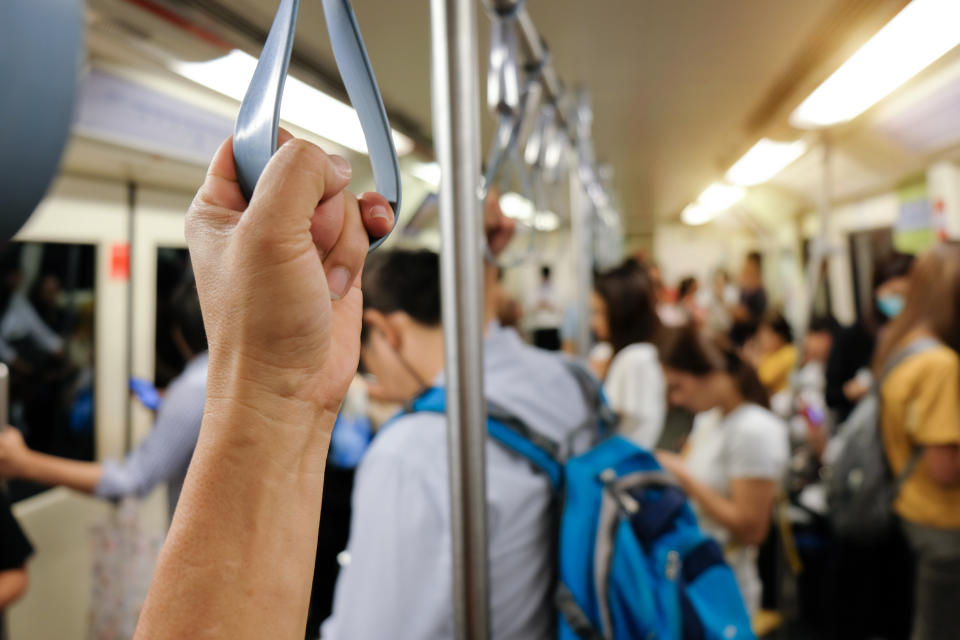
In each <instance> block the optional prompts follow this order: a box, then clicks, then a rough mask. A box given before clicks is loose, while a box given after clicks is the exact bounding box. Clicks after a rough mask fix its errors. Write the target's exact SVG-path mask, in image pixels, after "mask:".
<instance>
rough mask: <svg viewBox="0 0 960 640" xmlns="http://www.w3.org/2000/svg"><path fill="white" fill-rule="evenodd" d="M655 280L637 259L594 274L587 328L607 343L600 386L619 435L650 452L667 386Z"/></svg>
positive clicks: (656, 437)
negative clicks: (606, 361) (607, 361)
mask: <svg viewBox="0 0 960 640" xmlns="http://www.w3.org/2000/svg"><path fill="white" fill-rule="evenodd" d="M653 287H654V285H653V281H652V280H651V278H650V274H649V272H648V271H647V270H646V269H645V268H644V267H642V266H641V265H640V264H639V263H637V262H636V261H635V260H627V261H625V262H623V263H622V264H621V265H620V266H618V267H615V268H613V269H611V270H609V271H606V272H604V273H601V274H599V275H597V277H596V279H595V281H594V291H593V295H592V296H591V303H590V305H591V327H592V329H593V333H594V335H596V337H597V339H598V340H600V341H603V342H609V343H610V345H611V347H612V351H613V357H612V360H611V361H610V366H609V369H608V371H607V376H606V379H605V381H604V390H605V391H606V394H607V400H608V401H609V402H610V406H611V407H612V408H613V410H614V411H616V412H617V413H618V414H619V415H620V417H621V427H622V429H623V432H624V433H625V434H626V435H628V436H629V437H630V438H632V439H633V440H634V441H635V442H636V443H637V444H639V445H640V446H642V447H646V448H648V449H650V448H653V447H654V446H656V444H657V442H658V440H659V438H660V434H661V431H662V430H663V421H664V417H665V415H666V387H665V384H664V380H663V371H662V370H661V368H660V361H659V357H658V354H657V346H656V345H657V340H658V339H659V334H660V333H661V325H660V318H659V315H658V314H657V307H656V304H657V301H656V294H655V292H654V288H653Z"/></svg>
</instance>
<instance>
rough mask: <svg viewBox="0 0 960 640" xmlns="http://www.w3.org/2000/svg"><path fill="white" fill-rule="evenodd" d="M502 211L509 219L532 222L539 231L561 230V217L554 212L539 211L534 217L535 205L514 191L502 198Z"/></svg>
mask: <svg viewBox="0 0 960 640" xmlns="http://www.w3.org/2000/svg"><path fill="white" fill-rule="evenodd" d="M500 209H501V210H502V211H503V214H504V215H505V216H507V217H508V218H513V219H514V220H519V221H521V222H526V223H527V224H530V222H531V220H532V221H533V226H534V227H535V228H536V229H537V231H556V230H557V229H559V228H560V216H558V215H557V214H556V213H554V212H553V211H537V212H536V217H534V206H533V203H532V202H530V201H529V200H527V199H526V198H524V197H523V196H521V195H520V194H518V193H514V192H513V191H508V192H507V193H504V194H503V195H502V196H500Z"/></svg>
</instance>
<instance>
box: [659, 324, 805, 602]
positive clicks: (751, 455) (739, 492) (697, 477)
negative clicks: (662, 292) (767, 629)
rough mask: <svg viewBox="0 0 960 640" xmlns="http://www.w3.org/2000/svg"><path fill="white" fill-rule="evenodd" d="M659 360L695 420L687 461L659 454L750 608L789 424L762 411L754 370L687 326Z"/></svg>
mask: <svg viewBox="0 0 960 640" xmlns="http://www.w3.org/2000/svg"><path fill="white" fill-rule="evenodd" d="M661 358H662V360H663V367H664V371H665V373H666V377H667V382H668V388H669V390H670V392H669V393H670V400H671V402H672V403H674V404H677V405H680V406H683V407H686V408H687V409H689V410H690V411H693V412H694V413H696V414H697V417H696V421H695V424H694V428H693V433H692V434H691V436H690V441H689V443H688V445H687V449H686V452H685V456H684V457H681V456H678V455H677V454H674V453H667V452H664V451H660V452H658V453H657V459H658V460H659V461H660V464H662V465H663V466H664V468H666V469H667V470H668V471H670V472H672V473H673V475H674V476H676V478H677V480H678V481H679V482H680V484H681V486H682V487H683V489H684V490H685V491H686V492H687V494H688V495H689V496H690V498H691V500H692V501H693V506H694V509H695V511H696V512H697V514H698V516H699V519H700V524H701V526H702V527H703V528H704V530H705V531H707V532H708V533H709V534H711V535H712V536H714V537H715V538H716V539H717V541H718V542H719V543H720V544H721V546H723V547H724V548H725V549H726V550H727V561H728V562H729V563H730V565H731V567H732V568H733V571H734V573H735V574H736V576H737V583H738V584H739V585H740V591H741V594H742V595H743V599H744V602H745V603H746V605H747V610H748V611H749V612H750V613H751V614H753V613H755V612H756V611H757V610H758V608H759V605H760V597H761V591H762V588H761V584H760V577H759V575H758V572H757V547H758V545H759V544H761V543H762V542H763V541H764V539H765V538H766V537H767V533H768V531H769V529H770V521H771V514H772V511H773V505H774V500H775V499H776V496H777V491H778V488H779V486H780V483H781V480H782V478H783V476H784V474H785V472H786V468H787V462H788V459H789V454H790V451H789V443H788V438H787V428H786V425H785V424H784V423H783V422H782V421H781V420H780V419H779V418H777V417H776V416H775V415H773V414H772V413H771V412H770V411H769V410H768V409H767V394H766V391H765V390H764V388H763V386H762V385H761V384H760V381H759V380H758V379H757V375H756V373H755V372H754V370H753V368H752V367H751V366H750V365H749V364H747V363H746V362H744V361H742V360H741V359H740V357H739V356H737V354H736V353H735V352H733V351H731V350H727V349H723V348H721V347H719V346H718V345H716V344H715V343H714V342H713V341H710V340H709V339H707V338H706V337H704V336H703V335H701V334H699V333H698V332H697V331H696V330H694V329H692V328H685V329H681V330H678V331H677V332H676V333H674V334H673V335H672V336H671V337H670V339H669V340H667V341H666V343H665V344H664V348H663V351H662V355H661Z"/></svg>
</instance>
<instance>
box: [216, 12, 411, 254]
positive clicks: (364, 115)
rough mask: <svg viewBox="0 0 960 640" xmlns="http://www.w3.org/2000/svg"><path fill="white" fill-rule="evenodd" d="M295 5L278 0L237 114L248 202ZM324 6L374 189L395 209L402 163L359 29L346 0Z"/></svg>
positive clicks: (237, 152)
mask: <svg viewBox="0 0 960 640" xmlns="http://www.w3.org/2000/svg"><path fill="white" fill-rule="evenodd" d="M299 6H300V1H299V0H280V5H279V7H278V8H277V15H276V17H275V18H274V21H273V25H272V26H271V27H270V33H269V34H268V36H267V41H266V42H265V43H264V45H263V51H262V52H261V54H260V60H259V61H258V62H257V68H256V71H254V74H253V78H252V79H251V81H250V87H249V88H248V89H247V94H246V96H244V99H243V103H242V104H241V105H240V112H239V114H238V115H237V123H236V126H235V128H234V136H233V156H234V160H235V162H236V165H237V177H238V179H239V182H240V188H241V189H242V191H243V194H244V196H245V197H246V198H247V200H248V201H249V199H250V197H251V196H252V195H253V190H254V188H255V187H256V184H257V181H258V180H259V179H260V174H261V173H263V169H264V167H266V165H267V162H268V161H269V160H270V157H271V156H272V155H273V153H274V152H275V151H276V149H277V130H278V127H279V124H280V103H281V100H282V98H283V84H284V80H285V79H286V77H287V70H288V68H289V66H290V52H291V51H292V49H293V38H294V34H295V32H296V27H297V12H298V9H299ZM323 10H324V14H325V15H326V19H327V30H328V32H329V34H330V44H331V45H332V47H333V55H334V58H335V59H336V61H337V67H338V68H339V69H340V76H341V78H342V79H343V84H344V86H345V87H346V88H347V95H348V96H349V97H350V102H351V103H352V104H353V107H354V109H356V111H357V114H358V116H359V118H360V126H361V127H362V129H363V135H364V138H365V139H366V142H367V150H368V153H369V155H370V163H371V165H372V167H373V179H374V181H375V183H376V185H377V191H379V192H380V193H381V194H382V195H383V196H384V197H385V198H386V199H387V201H388V202H389V203H390V206H391V207H393V210H394V212H395V213H396V212H398V211H399V209H400V165H399V162H398V160H397V152H396V149H395V148H394V146H393V132H392V131H391V129H390V122H389V121H388V120H387V112H386V109H384V107H383V100H382V99H381V97H380V90H379V89H378V87H377V81H376V78H375V77H374V74H373V68H372V67H371V66H370V59H369V58H368V56H367V51H366V48H365V47H364V45H363V38H362V37H361V35H360V28H359V26H358V25H357V20H356V17H355V16H354V14H353V9H352V7H351V6H350V2H349V0H323ZM394 224H396V223H394ZM389 235H390V234H389V232H388V233H387V235H385V236H383V237H381V238H370V250H371V251H372V250H373V249H376V248H377V247H378V246H380V245H381V244H382V243H383V241H384V240H386V238H387V236H389Z"/></svg>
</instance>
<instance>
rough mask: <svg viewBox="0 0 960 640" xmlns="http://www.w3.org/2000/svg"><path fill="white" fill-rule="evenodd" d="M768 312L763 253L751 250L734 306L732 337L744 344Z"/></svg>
mask: <svg viewBox="0 0 960 640" xmlns="http://www.w3.org/2000/svg"><path fill="white" fill-rule="evenodd" d="M766 312H767V290H766V289H765V288H764V287H763V254H761V253H760V252H759V251H751V252H750V253H748V254H747V258H746V260H744V262H743V270H742V271H741V272H740V301H739V303H738V304H737V305H736V306H735V307H734V308H733V320H734V323H733V329H731V338H732V339H733V341H734V342H735V343H736V344H738V345H742V344H743V343H744V342H746V341H747V340H748V339H749V338H750V336H751V335H753V332H754V331H756V328H757V324H758V323H759V322H760V319H761V318H762V317H763V314H765V313H766Z"/></svg>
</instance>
